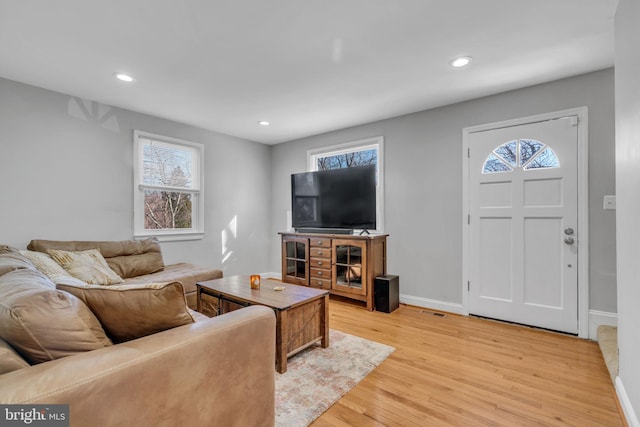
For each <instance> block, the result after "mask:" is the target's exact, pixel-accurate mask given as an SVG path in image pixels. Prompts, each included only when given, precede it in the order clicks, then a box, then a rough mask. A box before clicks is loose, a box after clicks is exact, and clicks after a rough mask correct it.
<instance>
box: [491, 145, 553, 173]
mask: <svg viewBox="0 0 640 427" xmlns="http://www.w3.org/2000/svg"><path fill="white" fill-rule="evenodd" d="M519 167H521V168H522V169H524V170H532V169H548V168H558V167H560V160H559V159H558V156H557V155H556V153H555V152H554V151H553V150H552V149H551V147H548V146H547V145H546V144H544V143H542V142H540V141H536V140H535V139H527V138H522V139H514V140H513V141H509V142H505V143H504V144H502V145H500V146H498V147H496V148H495V149H494V150H493V151H492V152H491V154H489V155H488V156H487V159H486V160H485V161H484V165H483V166H482V173H498V172H511V171H513V170H514V169H516V168H519Z"/></svg>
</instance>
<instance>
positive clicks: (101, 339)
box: [0, 246, 275, 426]
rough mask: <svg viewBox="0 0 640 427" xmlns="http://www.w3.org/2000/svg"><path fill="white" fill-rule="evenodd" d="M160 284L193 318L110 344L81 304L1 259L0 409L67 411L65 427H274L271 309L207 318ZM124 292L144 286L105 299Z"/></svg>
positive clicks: (12, 260) (18, 259)
mask: <svg viewBox="0 0 640 427" xmlns="http://www.w3.org/2000/svg"><path fill="white" fill-rule="evenodd" d="M32 247H35V246H32ZM0 249H2V248H0ZM0 252H2V251H0ZM154 286H155V287H154ZM162 286H165V287H166V288H171V289H172V290H173V291H175V290H176V289H178V291H177V293H176V292H173V293H166V295H172V297H171V298H172V301H171V304H172V305H173V306H175V305H176V304H178V305H179V304H182V307H183V314H182V315H181V316H182V317H183V318H184V311H187V312H191V314H187V317H188V319H187V322H186V324H183V325H182V326H177V327H172V328H170V329H167V330H163V331H161V332H157V333H153V334H151V335H147V336H143V337H141V338H136V339H132V340H129V341H125V342H117V341H116V340H114V341H113V342H111V340H110V339H109V337H108V336H107V334H106V333H105V331H106V330H107V327H106V326H105V328H104V330H103V329H102V328H101V325H100V322H99V321H98V319H97V317H98V315H97V314H95V315H94V314H93V313H96V311H95V310H93V311H92V310H89V308H88V307H89V306H88V305H86V304H85V303H84V302H83V300H82V298H81V297H77V296H75V295H74V294H73V293H69V292H67V291H63V290H61V289H63V288H60V285H58V288H59V289H56V285H54V284H53V282H52V281H51V280H50V279H49V278H48V277H47V276H45V275H44V274H43V273H42V272H40V271H38V269H36V267H35V266H34V265H33V264H32V263H31V262H30V261H29V260H28V259H27V258H25V257H23V256H22V255H21V254H20V253H16V252H8V253H4V254H1V253H0V337H3V338H4V339H2V338H0V404H23V405H27V404H69V410H70V413H69V418H70V425H71V426H95V425H100V426H123V425H154V426H175V425H181V424H185V425H193V426H196V425H203V426H204V425H207V426H216V425H220V426H222V425H224V426H272V425H273V424H274V420H275V415H274V405H275V376H274V366H275V351H274V348H275V316H274V314H273V311H272V310H270V309H268V308H266V307H261V306H252V307H246V308H243V309H240V310H237V311H234V312H232V313H228V314H225V315H222V316H218V317H214V318H207V317H205V316H203V315H200V314H197V313H193V312H192V311H191V310H189V309H188V308H187V307H186V300H185V298H184V295H183V288H182V285H181V284H180V283H171V284H166V285H162ZM150 287H152V288H153V289H152V292H150V294H151V295H153V297H154V298H155V297H157V293H158V292H160V291H158V290H157V289H156V288H158V287H159V285H153V286H150ZM102 288H111V287H102ZM124 288H126V289H129V290H130V289H133V288H135V289H136V290H135V291H136V292H137V291H138V288H144V287H143V286H133V287H132V286H120V287H118V286H116V287H115V288H114V289H116V290H113V291H112V290H111V289H107V292H115V293H119V292H120V291H118V289H124ZM141 292H142V291H141ZM128 295H129V294H127V296H128ZM120 296H121V295H120ZM105 300H106V298H105ZM87 304H88V303H87ZM158 311H161V310H158ZM148 314H149V316H147V315H146V313H142V316H141V318H140V319H134V321H136V323H138V320H139V323H144V321H145V320H148V319H143V318H142V317H145V318H146V317H149V318H151V319H153V318H154V313H153V312H152V313H148ZM160 315H164V313H160V314H158V316H160ZM189 316H191V317H189ZM160 317H161V316H160ZM92 319H93V320H92ZM129 320H131V319H129ZM194 320H195V321H194ZM118 321H119V320H118ZM119 322H120V321H119ZM181 323H185V322H184V321H183V320H181ZM95 337H97V339H96V338H95ZM25 349H26V350H25ZM34 358H38V359H40V360H37V361H35V362H34V360H33V359H34ZM27 361H29V362H31V363H28V362H27Z"/></svg>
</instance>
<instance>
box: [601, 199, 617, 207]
mask: <svg viewBox="0 0 640 427" xmlns="http://www.w3.org/2000/svg"><path fill="white" fill-rule="evenodd" d="M615 208H616V196H604V201H603V203H602V209H615Z"/></svg>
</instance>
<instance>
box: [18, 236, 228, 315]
mask: <svg viewBox="0 0 640 427" xmlns="http://www.w3.org/2000/svg"><path fill="white" fill-rule="evenodd" d="M27 249H29V250H30V251H38V252H44V253H46V252H47V250H48V249H61V250H64V251H84V250H88V249H99V250H100V253H102V256H103V257H104V259H105V260H106V261H107V264H109V267H111V269H112V270H113V271H114V272H115V273H117V274H118V275H119V276H120V277H122V278H123V279H124V284H128V285H131V284H141V283H151V282H171V281H178V282H180V283H182V286H184V292H185V295H186V297H187V304H189V307H190V308H192V309H195V308H196V305H197V301H196V298H197V295H196V283H197V282H202V281H205V280H213V279H219V278H221V277H222V271H221V270H218V269H212V268H206V267H201V266H198V265H194V264H189V263H185V262H181V263H176V264H170V265H164V261H163V259H162V251H161V249H160V243H159V242H158V240H157V239H155V238H150V239H144V240H124V241H56V240H32V241H31V242H30V243H29V245H28V246H27Z"/></svg>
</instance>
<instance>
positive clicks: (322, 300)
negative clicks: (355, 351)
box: [196, 276, 329, 373]
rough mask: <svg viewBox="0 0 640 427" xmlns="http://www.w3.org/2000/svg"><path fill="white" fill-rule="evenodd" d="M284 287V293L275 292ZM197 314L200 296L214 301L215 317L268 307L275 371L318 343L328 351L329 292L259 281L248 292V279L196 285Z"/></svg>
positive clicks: (224, 278) (237, 278) (223, 279)
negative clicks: (273, 322)
mask: <svg viewBox="0 0 640 427" xmlns="http://www.w3.org/2000/svg"><path fill="white" fill-rule="evenodd" d="M277 286H284V288H285V289H284V290H283V291H276V290H274V288H275V287H277ZM196 287H197V289H198V311H199V312H202V306H203V304H202V296H203V295H209V296H211V297H213V298H215V299H217V306H216V311H217V314H224V313H227V312H229V311H233V310H237V309H239V308H242V307H246V306H249V305H265V306H267V307H271V308H272V309H273V310H274V311H275V314H276V370H277V371H278V372H280V373H284V372H286V371H287V357H289V356H292V355H294V354H296V353H298V352H299V351H301V350H304V349H305V348H307V347H309V346H310V345H312V344H315V343H316V342H318V341H320V344H321V346H322V347H323V348H327V347H329V292H328V291H326V290H323V289H316V288H310V287H307V286H297V285H291V284H288V283H286V284H285V283H282V282H280V281H277V280H272V279H262V283H261V285H260V289H251V286H250V284H249V276H230V277H223V278H222V279H216V280H209V281H206V282H200V283H197V284H196Z"/></svg>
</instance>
